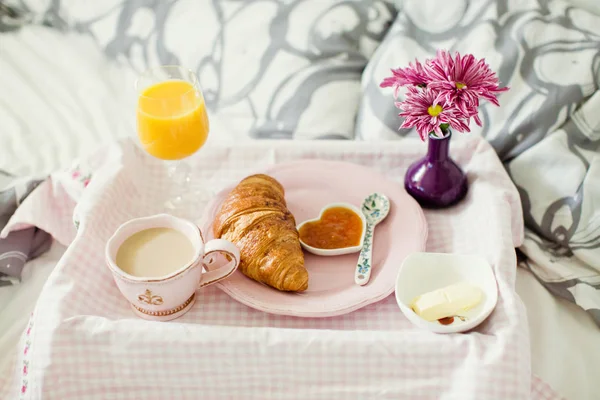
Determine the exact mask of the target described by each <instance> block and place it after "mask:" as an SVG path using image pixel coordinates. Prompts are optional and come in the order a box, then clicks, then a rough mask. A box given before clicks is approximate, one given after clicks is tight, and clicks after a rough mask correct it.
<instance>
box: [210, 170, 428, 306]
mask: <svg viewBox="0 0 600 400" xmlns="http://www.w3.org/2000/svg"><path fill="white" fill-rule="evenodd" d="M265 173H266V174H268V175H270V176H272V177H274V178H275V179H277V180H278V181H279V182H281V184H282V185H283V187H284V188H285V198H286V201H287V205H288V208H289V209H290V211H291V212H292V213H293V214H294V216H295V218H296V222H297V223H300V222H302V221H304V220H307V219H311V218H315V217H316V216H318V215H319V212H320V211H321V209H322V208H323V206H325V205H327V204H329V203H334V202H347V203H351V204H354V205H355V206H357V207H360V205H361V203H362V200H363V199H364V198H365V197H367V196H368V195H369V194H371V193H373V192H381V193H384V194H385V195H387V196H388V198H389V199H390V202H391V209H390V213H389V215H388V217H387V219H386V220H384V221H383V222H382V223H381V224H379V225H378V226H377V228H376V229H375V232H374V235H373V236H374V245H373V270H372V274H371V279H370V281H369V283H368V284H367V285H365V286H358V285H357V284H356V283H354V270H355V268H356V262H357V260H358V253H355V254H348V255H343V256H337V257H319V256H315V255H312V254H309V253H306V252H305V253H304V257H305V266H306V268H307V270H308V273H309V283H308V289H307V290H306V291H305V292H303V293H285V292H280V291H278V290H276V289H273V288H270V287H268V286H266V285H263V284H260V283H258V282H255V281H254V280H252V279H250V278H247V277H246V276H245V275H243V274H242V273H241V272H240V271H236V272H235V273H234V274H233V275H232V276H231V277H229V278H228V279H226V280H224V281H221V282H219V283H218V284H217V285H219V286H220V287H221V288H222V289H223V290H224V291H225V292H226V293H228V294H229V295H230V296H231V297H233V298H234V299H235V300H237V301H239V302H241V303H243V304H246V305H248V306H250V307H252V308H255V309H257V310H261V311H265V312H268V313H272V314H283V315H292V316H298V317H331V316H335V315H342V314H346V313H349V312H352V311H354V310H357V309H359V308H361V307H364V306H366V305H368V304H371V303H374V302H377V301H379V300H381V299H383V298H385V297H387V296H388V295H390V294H391V293H392V292H393V291H394V285H395V282H396V276H397V274H398V270H399V269H400V266H401V265H402V262H403V261H404V258H406V256H407V255H409V254H410V253H413V252H418V251H424V250H425V241H426V239H427V223H426V221H425V217H424V215H423V212H422V210H421V208H420V207H419V205H418V204H417V202H416V201H415V200H414V199H413V198H412V197H410V196H409V195H408V194H407V193H406V191H405V190H404V188H403V187H402V186H401V185H399V184H397V183H395V182H392V181H389V180H387V179H386V178H385V177H384V176H383V175H380V174H379V173H377V172H375V171H374V170H371V169H368V168H365V167H362V166H359V165H356V164H349V163H343V162H332V161H320V160H306V161H301V162H293V163H288V164H279V165H277V166H275V167H273V168H272V169H270V170H268V171H265ZM231 189H232V188H228V189H226V190H224V191H222V192H221V193H219V194H218V195H217V196H216V197H215V199H213V201H212V202H211V203H210V204H209V206H208V207H207V210H206V214H205V218H204V221H205V223H204V224H203V226H204V232H205V234H206V236H207V237H208V238H207V240H210V239H211V238H212V220H213V219H214V215H215V214H216V212H217V211H218V208H219V207H220V205H221V203H222V201H223V200H224V199H225V197H226V196H227V194H228V193H229V192H230V191H231Z"/></svg>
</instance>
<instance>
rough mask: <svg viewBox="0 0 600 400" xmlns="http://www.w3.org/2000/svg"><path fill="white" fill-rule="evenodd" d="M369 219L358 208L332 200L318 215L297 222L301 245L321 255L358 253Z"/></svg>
mask: <svg viewBox="0 0 600 400" xmlns="http://www.w3.org/2000/svg"><path fill="white" fill-rule="evenodd" d="M366 228H367V220H366V218H365V216H364V215H363V213H362V212H361V211H360V209H359V208H358V207H355V206H353V205H352V204H348V203H331V204H328V205H327V206H325V207H323V209H322V210H321V213H320V214H319V216H318V217H316V218H314V219H309V220H307V221H304V222H302V223H301V224H300V225H298V227H297V229H298V233H299V234H300V244H301V245H302V248H303V249H304V250H306V251H308V252H309V253H313V254H316V255H318V256H339V255H342V254H350V253H356V252H358V251H360V250H361V249H362V247H363V242H364V234H365V230H366Z"/></svg>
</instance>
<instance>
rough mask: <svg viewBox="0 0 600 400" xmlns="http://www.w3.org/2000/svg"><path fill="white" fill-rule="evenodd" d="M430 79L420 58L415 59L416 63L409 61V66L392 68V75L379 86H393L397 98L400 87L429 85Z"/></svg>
mask: <svg viewBox="0 0 600 400" xmlns="http://www.w3.org/2000/svg"><path fill="white" fill-rule="evenodd" d="M427 62H429V60H427V61H426V63H427ZM430 81H431V79H430V78H429V76H428V75H427V71H426V70H425V69H424V68H423V65H422V64H421V63H420V62H419V61H418V60H415V65H413V64H412V63H408V67H406V68H398V69H392V76H390V77H388V78H385V79H384V80H383V82H381V84H380V85H379V86H380V87H382V88H385V87H393V88H394V98H395V99H397V98H398V91H399V90H400V87H402V86H427V84H428V83H429V82H430Z"/></svg>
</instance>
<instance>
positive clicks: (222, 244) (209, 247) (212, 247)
mask: <svg viewBox="0 0 600 400" xmlns="http://www.w3.org/2000/svg"><path fill="white" fill-rule="evenodd" d="M213 253H222V254H224V255H225V256H227V257H228V258H230V262H228V263H227V264H225V265H224V266H222V267H221V268H219V269H216V270H214V271H209V272H205V273H203V274H202V278H200V283H199V284H198V287H199V288H201V287H204V286H208V285H211V284H213V283H216V282H218V281H220V280H221V279H225V278H227V277H228V276H229V275H231V274H233V273H234V272H235V270H236V269H237V267H238V265H239V264H240V250H239V249H238V248H237V247H236V245H234V244H233V243H231V242H230V241H227V240H225V239H213V240H211V241H209V242H207V243H206V245H204V257H203V258H202V263H203V264H204V265H206V259H207V258H209V257H212V256H213Z"/></svg>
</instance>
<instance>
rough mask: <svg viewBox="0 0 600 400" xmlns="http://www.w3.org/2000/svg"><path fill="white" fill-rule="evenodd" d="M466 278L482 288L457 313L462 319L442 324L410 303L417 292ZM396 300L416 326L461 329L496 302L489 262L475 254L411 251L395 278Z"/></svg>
mask: <svg viewBox="0 0 600 400" xmlns="http://www.w3.org/2000/svg"><path fill="white" fill-rule="evenodd" d="M458 282H467V283H470V284H472V285H475V286H478V287H479V288H480V289H481V291H482V292H483V298H482V300H481V302H480V303H479V304H478V305H477V306H475V307H473V308H472V309H470V310H467V311H465V312H463V313H461V317H463V318H464V320H463V319H459V318H454V321H453V322H451V323H449V324H447V325H442V324H441V323H440V322H438V321H435V322H430V321H426V320H424V319H423V318H421V317H420V316H418V315H417V314H416V313H415V312H414V311H413V310H412V309H411V307H410V304H411V302H412V301H413V299H414V298H415V297H417V296H420V295H422V294H425V293H427V292H431V291H433V290H436V289H440V288H443V287H445V286H448V285H451V284H454V283H458ZM396 301H397V302H398V306H399V307H400V310H402V312H403V313H404V315H405V316H406V318H408V320H409V321H411V322H412V323H413V324H415V325H416V326H418V327H420V328H423V329H427V330H429V331H432V332H436V333H457V332H465V331H468V330H471V329H473V328H475V327H476V326H477V325H479V324H481V323H482V322H483V321H484V320H485V319H486V318H487V317H488V316H489V315H490V314H491V313H492V311H493V310H494V307H496V303H497V302H498V287H497V282H496V278H495V277H494V272H493V270H492V267H491V266H490V264H489V263H488V262H487V261H486V260H485V259H484V258H481V257H479V256H474V255H459V254H444V253H413V254H411V255H409V256H408V257H406V259H405V260H404V262H403V263H402V267H401V268H400V271H399V272H398V276H397V279H396Z"/></svg>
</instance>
